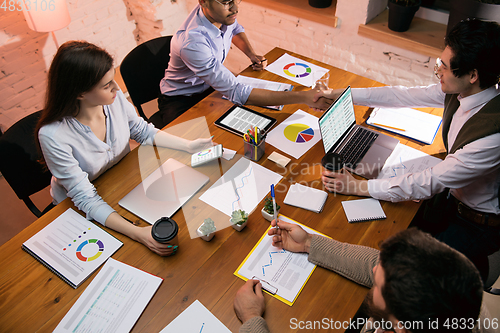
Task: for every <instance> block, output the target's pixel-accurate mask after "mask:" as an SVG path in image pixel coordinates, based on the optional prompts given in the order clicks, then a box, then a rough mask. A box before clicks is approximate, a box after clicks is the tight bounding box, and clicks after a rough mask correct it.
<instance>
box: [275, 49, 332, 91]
mask: <svg viewBox="0 0 500 333" xmlns="http://www.w3.org/2000/svg"><path fill="white" fill-rule="evenodd" d="M266 69H267V70H268V71H270V72H271V73H274V74H276V75H279V76H281V77H284V78H285V79H289V80H292V81H294V82H297V83H300V84H301V85H303V86H306V87H312V86H313V84H314V79H313V78H314V77H318V76H316V75H313V74H314V73H322V74H325V73H327V72H328V69H326V68H323V67H320V66H317V65H315V64H312V63H310V62H307V61H305V60H302V59H299V58H296V57H293V56H291V55H289V54H288V53H285V54H283V55H282V56H281V57H279V58H278V59H277V60H276V61H274V62H273V63H272V64H270V65H267V67H266Z"/></svg>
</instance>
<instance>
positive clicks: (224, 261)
mask: <svg viewBox="0 0 500 333" xmlns="http://www.w3.org/2000/svg"><path fill="white" fill-rule="evenodd" d="M284 52H288V51H285V50H283V49H279V48H275V49H274V50H272V51H271V52H269V53H268V54H267V55H266V57H267V59H269V63H271V62H272V61H274V60H276V59H277V58H278V57H279V56H281V55H282V54H283V53H284ZM288 53H289V54H291V55H293V56H297V57H299V58H302V59H304V60H306V61H309V62H312V63H315V64H318V65H320V66H323V67H326V68H328V69H330V87H332V88H344V87H346V86H347V85H351V86H352V87H370V86H380V85H381V84H380V83H378V82H375V81H373V80H369V79H367V78H364V77H361V76H358V75H355V74H352V73H349V72H347V71H344V70H341V69H338V68H335V67H332V66H328V65H326V64H323V63H320V62H318V61H315V60H313V59H310V58H307V57H303V56H300V55H298V54H294V53H292V52H288ZM242 74H244V75H247V76H252V77H259V78H263V79H268V80H275V81H283V82H286V81H287V80H286V79H284V78H281V77H279V76H277V75H274V74H272V73H270V72H268V71H263V72H254V71H252V70H251V68H247V69H246V70H244V71H243V72H242ZM296 87H297V88H296V89H308V88H305V87H302V86H300V87H299V86H298V85H296ZM231 106H232V103H230V102H229V101H227V100H224V99H222V98H221V95H220V94H219V93H213V94H212V95H210V96H209V97H207V98H206V99H205V100H203V101H202V102H200V103H199V104H197V105H196V106H194V107H193V108H192V109H191V110H189V111H188V112H186V113H185V114H183V115H182V116H181V117H180V118H178V119H177V120H176V121H175V122H174V123H172V124H170V125H169V126H168V128H169V130H171V131H172V132H173V133H176V134H179V135H182V136H184V137H187V138H196V137H199V135H200V134H203V135H206V134H207V133H206V129H203V124H205V120H204V118H199V117H203V116H204V117H205V118H206V124H208V129H209V132H210V133H211V134H212V135H214V136H215V138H214V140H215V141H216V142H218V143H223V144H224V146H225V147H227V148H230V149H233V150H237V152H238V155H243V140H242V139H240V138H238V137H237V136H235V135H234V134H231V133H229V132H227V131H225V130H222V129H220V128H218V127H215V125H213V123H214V121H215V120H216V119H217V118H218V117H219V116H220V115H222V114H223V113H224V112H225V111H226V110H227V109H229V107H231ZM252 108H253V109H255V110H258V111H260V112H263V113H266V114H269V115H271V116H273V117H275V118H277V119H278V121H279V122H280V121H283V120H284V119H285V118H287V117H288V116H289V115H290V114H292V113H293V112H295V111H296V110H297V109H299V108H300V109H302V110H307V111H308V112H310V113H311V114H313V115H315V116H318V117H319V116H320V115H321V113H320V112H315V111H313V110H310V109H309V108H308V107H307V106H305V105H288V106H285V107H284V109H283V110H282V111H281V112H276V111H270V110H267V109H263V108H259V107H252ZM355 110H356V119H357V123H358V124H363V123H364V122H365V120H366V119H367V118H368V115H369V109H368V108H366V107H358V106H356V107H355ZM425 111H427V112H432V113H436V114H440V112H442V110H441V109H425ZM188 120H189V121H190V122H188V123H186V121H188ZM183 124H184V125H183ZM185 124H188V127H186V126H185ZM205 127H206V125H205ZM186 128H189V130H186ZM398 139H399V140H400V141H401V142H403V143H406V144H408V145H410V146H412V147H414V148H417V149H421V150H423V151H425V152H426V153H429V154H436V153H440V152H442V151H443V145H442V141H441V133H438V135H437V137H436V140H435V142H434V144H433V145H430V146H426V145H422V144H419V143H416V142H412V141H408V140H407V139H405V138H403V137H398ZM141 149H142V151H140V150H141ZM148 149H150V150H149V153H151V152H154V151H153V150H151V149H152V148H151V147H149V148H147V147H143V146H141V147H140V148H138V149H135V150H133V151H132V152H131V153H130V154H128V155H127V156H126V157H125V158H124V159H123V160H122V161H121V162H120V163H119V164H117V165H116V166H115V167H113V168H112V169H110V170H108V171H107V172H106V173H105V174H103V175H102V176H101V177H100V178H98V179H97V180H96V181H94V184H95V185H96V187H97V190H98V192H99V194H100V195H101V196H102V197H103V198H104V200H105V201H107V202H108V203H109V204H110V205H111V206H112V207H113V208H115V209H116V210H117V211H118V213H120V214H122V215H123V216H125V217H127V218H128V219H130V220H132V221H134V222H135V223H136V224H138V225H141V226H146V225H147V223H146V222H144V221H142V220H140V219H139V218H138V217H136V216H135V215H133V214H131V213H129V212H128V211H126V210H124V209H123V208H121V207H120V206H118V201H119V200H120V199H121V198H122V197H123V196H124V195H125V194H127V193H128V192H129V191H130V190H131V189H133V188H134V187H135V186H136V185H137V184H139V183H140V182H141V173H142V174H143V175H144V174H149V173H150V172H152V171H153V170H154V169H155V168H157V167H158V161H157V160H156V158H155V156H158V155H159V156H160V158H161V160H162V161H164V160H165V158H168V157H174V158H176V159H178V160H180V161H181V162H183V163H186V164H188V165H189V154H187V153H182V152H175V151H172V150H169V149H165V148H159V149H158V150H157V152H154V153H153V155H151V154H149V155H148V154H146V155H142V154H143V152H144V151H145V152H148ZM276 150H277V149H276V148H274V147H273V146H270V145H267V147H266V151H265V155H264V157H263V158H261V159H260V161H259V162H258V163H259V164H261V165H262V166H264V167H266V168H268V169H270V170H272V171H275V172H277V173H280V174H281V175H283V177H284V178H283V179H282V181H281V183H280V185H279V186H278V187H277V192H278V193H277V202H278V203H282V202H283V199H284V197H285V194H286V189H287V188H288V186H289V185H290V184H292V183H293V182H301V183H302V184H304V183H307V184H309V185H310V186H313V187H316V188H321V181H320V172H321V167H320V166H319V163H320V161H321V158H322V156H323V155H324V150H323V145H322V143H321V142H319V143H317V144H316V145H315V146H314V147H313V148H312V149H310V150H309V151H308V152H307V153H306V154H305V155H303V156H302V157H301V158H300V159H298V160H296V159H293V158H292V162H291V163H290V164H289V165H288V166H287V167H286V168H283V167H280V166H278V165H277V164H275V163H274V162H272V161H270V160H268V159H267V156H269V155H270V154H271V153H272V152H273V151H276ZM280 153H281V152H280ZM144 156H149V157H151V156H152V158H144ZM238 158H239V156H237V157H235V158H234V159H233V160H231V161H225V160H221V162H220V164H219V163H218V162H212V164H209V165H207V166H204V167H199V168H197V169H198V170H200V171H201V172H204V173H206V174H207V175H209V176H210V183H209V184H207V185H205V187H204V188H203V189H202V191H201V192H203V191H204V190H206V189H208V188H209V186H211V184H213V182H215V181H216V180H217V179H218V178H219V177H220V176H221V174H222V173H223V172H224V171H226V170H227V169H228V168H229V167H230V166H231V165H232V164H234V162H235V161H236V160H237V159H238ZM198 197H199V194H197V195H196V196H195V197H194V198H193V199H191V200H190V201H189V202H188V203H187V204H186V205H185V207H188V208H189V209H183V210H182V211H179V212H177V213H176V214H175V215H174V216H173V218H174V219H175V220H176V221H177V223H178V224H179V226H180V233H179V243H180V244H179V245H180V247H179V251H178V253H177V254H176V255H174V256H172V257H166V258H163V257H160V256H158V255H156V254H154V253H153V252H151V251H150V250H148V249H147V248H146V247H145V246H143V245H142V244H140V243H138V242H135V241H133V240H131V239H129V238H127V237H125V236H123V235H121V234H119V233H116V232H114V231H113V230H110V229H106V230H107V231H109V232H110V233H111V234H113V235H114V236H115V237H117V238H118V239H120V240H121V241H122V242H123V243H124V245H123V246H122V247H121V248H120V249H119V250H118V251H117V252H116V253H115V254H114V255H113V258H115V259H117V260H119V261H122V262H124V263H126V264H129V265H132V266H134V267H137V268H139V269H142V270H144V271H146V272H149V273H152V274H155V275H157V276H160V277H162V278H163V279H164V281H163V283H162V284H161V286H160V288H159V289H158V291H157V292H156V294H155V295H154V297H153V298H152V300H151V302H150V303H149V305H148V306H147V307H146V309H145V311H144V312H143V314H142V315H141V317H140V318H139V320H138V321H137V323H136V325H135V326H134V328H133V331H134V332H159V331H160V330H161V329H163V328H164V327H165V326H167V325H168V324H169V323H170V322H171V321H172V320H173V319H174V318H176V317H177V316H178V315H179V314H180V313H181V312H182V311H183V310H184V309H186V308H187V307H188V306H189V305H190V304H191V303H192V302H193V301H194V300H196V299H198V300H199V301H200V302H201V303H202V304H204V305H205V306H206V307H207V308H208V309H209V310H210V311H211V312H212V313H213V314H214V315H215V316H216V317H217V318H219V319H220V320H221V321H222V323H223V324H224V325H226V326H227V327H228V328H229V329H230V330H231V331H232V332H237V331H238V329H239V327H240V322H239V320H238V318H237V317H236V315H235V313H234V310H233V298H234V296H235V294H236V291H237V290H238V289H239V288H240V287H241V286H242V285H243V283H244V282H243V280H241V279H239V278H237V277H236V276H234V275H233V272H234V271H235V270H236V268H237V267H238V266H239V265H240V263H241V262H242V261H243V260H244V258H245V257H246V256H247V254H248V253H249V251H250V250H251V249H252V248H253V246H254V245H255V244H256V242H257V241H258V240H259V238H260V237H261V236H262V235H263V234H264V232H265V231H266V229H267V228H268V227H269V222H267V221H266V220H264V218H262V216H261V213H260V210H261V208H262V207H263V202H261V203H260V204H259V205H258V206H257V208H256V210H255V211H254V212H253V213H252V214H251V215H250V217H249V223H248V225H247V227H246V228H245V229H243V231H242V232H237V231H236V230H234V229H233V228H224V229H222V230H219V231H217V233H216V236H215V238H213V239H212V241H210V242H205V241H203V240H201V239H198V238H195V239H192V238H191V237H190V232H189V230H190V231H191V232H193V230H194V229H195V228H196V227H198V225H199V224H201V222H202V221H203V219H204V218H207V217H211V218H213V219H214V221H215V222H216V224H217V225H218V226H219V225H221V224H223V223H226V225H227V219H228V218H227V216H225V215H223V216H222V217H221V215H222V214H221V213H217V212H216V211H215V209H213V208H211V207H207V205H206V204H204V203H203V202H201V201H200V200H199V199H198ZM350 199H356V197H349V196H344V195H335V194H332V193H330V194H329V196H328V199H327V201H326V204H325V207H324V210H323V212H322V213H320V214H317V213H313V212H311V211H307V210H303V209H299V208H294V207H292V206H287V205H284V204H281V206H282V208H281V211H280V213H282V214H284V215H286V216H288V217H290V218H292V219H294V220H296V221H298V222H301V223H303V224H306V225H308V226H310V227H312V228H313V229H316V230H317V231H320V232H322V233H324V234H326V235H329V236H331V237H333V238H335V239H337V240H339V241H343V242H349V243H353V244H360V245H366V246H371V247H375V248H377V245H378V244H379V242H380V241H382V240H384V239H386V238H387V237H389V236H391V235H393V234H395V233H397V232H398V231H400V230H403V229H406V228H407V227H408V225H409V223H410V221H411V219H412V218H413V216H414V214H415V213H416V211H417V209H418V208H419V203H415V202H404V203H397V204H393V203H389V202H383V203H382V206H383V209H384V211H385V213H386V215H387V219H385V220H380V221H374V222H366V223H357V224H348V223H347V220H346V217H345V215H344V211H343V209H342V206H341V201H343V200H350ZM69 207H73V208H74V206H73V204H72V202H71V201H70V200H69V199H66V200H65V201H63V202H62V203H61V204H59V205H58V206H56V207H55V208H54V209H52V210H51V211H50V212H49V213H47V214H46V215H44V216H43V217H41V218H40V219H38V220H37V221H36V222H34V223H33V224H31V225H30V226H29V227H27V228H26V229H25V230H23V231H22V232H21V233H19V234H18V235H17V236H15V237H14V238H13V239H11V240H10V241H9V242H7V243H6V244H4V245H3V246H1V248H0V331H1V332H34V331H41V332H47V331H52V330H53V329H54V328H55V327H56V326H57V324H58V323H59V322H60V321H61V319H62V318H63V317H64V315H65V314H66V313H67V312H68V310H69V309H70V308H71V306H72V305H73V304H74V302H75V301H76V300H77V299H78V297H79V296H80V294H81V293H82V292H83V291H84V290H85V288H86V287H87V286H88V284H89V283H90V282H91V281H92V279H93V278H94V277H95V274H97V272H96V273H94V274H93V275H92V276H90V278H89V279H88V280H87V281H85V282H84V283H83V284H82V285H81V286H80V287H78V288H77V289H73V288H71V287H70V286H69V285H68V284H66V283H65V282H63V281H62V280H61V279H60V278H58V277H57V276H56V275H54V274H53V273H52V272H50V271H49V270H48V269H47V268H45V267H44V266H43V265H41V264H40V263H39V262H38V261H36V260H35V259H34V258H33V257H32V256H30V255H29V254H28V253H26V252H24V251H23V250H22V249H21V245H22V243H23V242H25V241H26V240H27V239H28V238H30V237H31V236H33V235H34V234H35V233H36V232H38V231H39V230H41V229H42V228H43V227H45V226H46V225H47V224H48V223H50V222H51V221H52V220H54V219H55V218H56V217H58V216H59V215H60V214H61V213H62V212H64V211H65V210H66V209H68V208H69ZM74 209H75V210H76V211H78V210H77V209H76V208H74ZM221 218H222V219H224V221H223V222H222V220H221ZM186 221H188V222H186ZM188 229H189V230H188ZM367 291H368V289H366V288H364V287H361V286H359V285H356V284H355V283H353V282H351V281H349V280H347V279H345V278H343V277H341V276H339V275H337V274H335V273H333V272H331V271H328V270H326V269H323V268H320V267H318V268H317V269H316V270H315V271H314V273H313V274H312V276H311V277H310V279H309V281H308V282H307V284H306V285H305V287H304V289H303V290H302V292H301V294H300V295H299V297H298V298H297V300H296V302H295V304H294V305H293V306H292V307H290V306H288V305H286V304H284V303H282V302H281V301H279V300H277V299H275V298H273V297H270V296H269V295H266V296H265V299H266V312H265V318H266V319H267V322H268V324H269V326H270V329H271V331H273V332H288V331H293V330H292V329H291V328H290V324H291V319H292V318H295V320H296V321H295V322H298V321H314V320H317V321H321V320H323V318H328V320H334V321H335V320H338V321H344V320H349V319H350V318H352V317H353V316H354V314H355V313H356V311H357V309H358V308H359V306H360V304H361V303H362V301H363V298H364V297H365V295H366V293H367ZM339 331H343V329H341V330H339Z"/></svg>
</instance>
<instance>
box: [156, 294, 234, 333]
mask: <svg viewBox="0 0 500 333" xmlns="http://www.w3.org/2000/svg"><path fill="white" fill-rule="evenodd" d="M180 332H192V333H231V331H230V330H229V329H228V328H227V327H226V326H224V324H222V323H221V322H220V320H219V319H217V317H215V316H214V315H213V314H212V312H210V311H208V309H207V308H206V307H205V306H204V305H203V304H201V303H200V301H198V300H195V301H194V302H193V304H191V305H190V306H189V307H188V308H187V309H186V310H184V311H182V313H181V314H180V315H179V316H177V318H175V319H174V320H172V322H171V323H170V324H168V326H167V327H165V328H164V329H162V330H161V331H160V333H180Z"/></svg>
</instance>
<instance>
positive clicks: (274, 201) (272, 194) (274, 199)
mask: <svg viewBox="0 0 500 333" xmlns="http://www.w3.org/2000/svg"><path fill="white" fill-rule="evenodd" d="M271 198H273V212H274V216H273V217H274V221H275V222H276V229H279V227H278V214H277V212H276V198H275V196H274V184H271Z"/></svg>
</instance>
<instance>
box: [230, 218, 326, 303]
mask: <svg viewBox="0 0 500 333" xmlns="http://www.w3.org/2000/svg"><path fill="white" fill-rule="evenodd" d="M278 218H279V219H280V220H281V221H284V222H288V223H292V224H298V225H300V226H301V227H302V228H303V229H304V230H305V231H307V232H308V233H311V234H318V235H323V234H321V233H319V232H317V231H315V230H313V229H311V228H309V227H307V226H305V225H303V224H301V223H299V222H297V221H294V220H292V219H290V218H288V217H286V216H284V215H281V214H280V215H278ZM270 228H272V227H271V226H269V228H268V229H267V230H266V232H265V233H264V235H262V237H261V238H260V239H259V241H258V242H257V244H255V246H254V248H253V249H252V250H251V251H250V253H249V254H248V255H247V257H246V258H245V260H243V262H242V263H241V265H240V266H239V267H238V268H237V269H236V271H235V272H234V275H236V276H237V277H239V278H241V279H243V280H245V281H247V280H248V279H257V280H260V281H261V284H262V289H264V291H265V292H267V293H268V294H270V295H271V296H273V297H275V298H277V299H279V300H280V301H282V302H283V303H285V304H288V305H289V306H292V305H293V303H294V302H295V300H296V299H297V297H298V296H299V294H300V292H301V291H302V289H303V288H304V286H305V285H306V282H307V281H308V280H309V277H310V276H311V275H312V273H313V272H314V269H315V268H316V265H315V264H313V263H311V262H309V261H308V259H307V258H308V254H307V253H294V252H290V251H286V250H284V249H280V248H277V247H274V246H272V237H271V236H269V235H268V234H267V232H268V230H269V229H270ZM323 236H324V235H323ZM325 237H327V236H325Z"/></svg>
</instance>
